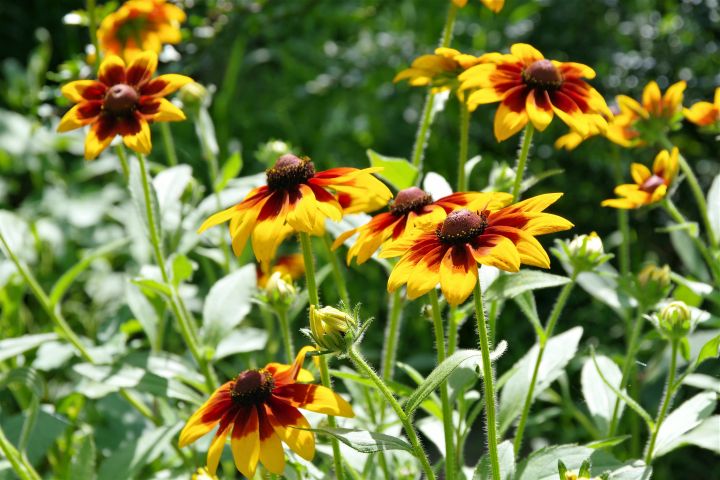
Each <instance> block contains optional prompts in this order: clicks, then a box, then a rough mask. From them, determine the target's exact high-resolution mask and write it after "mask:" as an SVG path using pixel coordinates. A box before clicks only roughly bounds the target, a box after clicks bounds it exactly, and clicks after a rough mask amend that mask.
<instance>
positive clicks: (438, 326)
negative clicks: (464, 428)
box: [428, 288, 457, 480]
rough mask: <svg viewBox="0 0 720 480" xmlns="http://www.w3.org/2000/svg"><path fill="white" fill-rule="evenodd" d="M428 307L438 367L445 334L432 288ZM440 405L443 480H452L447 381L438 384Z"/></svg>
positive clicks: (453, 467)
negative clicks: (443, 442)
mask: <svg viewBox="0 0 720 480" xmlns="http://www.w3.org/2000/svg"><path fill="white" fill-rule="evenodd" d="M428 296H429V297H430V305H431V307H432V317H433V326H434V329H435V348H436V349H437V363H438V365H440V364H441V363H442V362H444V361H445V358H446V354H445V334H444V328H443V321H442V312H441V311H440V302H439V301H438V295H437V291H436V290H435V289H434V288H433V289H432V290H430V291H429V292H428ZM440 403H441V404H442V416H443V431H444V433H445V478H446V479H447V480H453V479H454V478H455V473H456V471H455V470H456V465H457V461H456V460H455V436H454V427H453V417H452V410H453V409H452V406H451V405H450V395H449V394H448V384H447V380H445V381H443V382H442V383H441V384H440Z"/></svg>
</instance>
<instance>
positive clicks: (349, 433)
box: [309, 428, 412, 453]
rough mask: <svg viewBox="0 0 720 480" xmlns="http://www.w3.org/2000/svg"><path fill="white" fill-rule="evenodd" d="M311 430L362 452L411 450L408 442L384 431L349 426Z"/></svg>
mask: <svg viewBox="0 0 720 480" xmlns="http://www.w3.org/2000/svg"><path fill="white" fill-rule="evenodd" d="M309 430H310V431H312V432H315V433H319V434H321V435H329V436H331V437H334V438H336V439H338V440H340V441H341V442H342V443H344V444H345V445H347V446H348V447H351V448H354V449H355V450H357V451H358V452H362V453H374V452H380V451H382V450H405V451H407V452H412V447H411V446H410V444H409V443H408V442H406V441H405V440H403V439H402V438H399V437H393V436H390V435H385V434H384V433H377V432H368V431H367V430H355V429H350V428H313V429H309Z"/></svg>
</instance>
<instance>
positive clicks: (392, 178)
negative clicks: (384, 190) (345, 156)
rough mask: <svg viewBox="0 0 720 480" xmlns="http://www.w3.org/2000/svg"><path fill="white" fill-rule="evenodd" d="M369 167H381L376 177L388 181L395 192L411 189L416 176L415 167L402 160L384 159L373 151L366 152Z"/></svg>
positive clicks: (395, 158) (384, 157)
mask: <svg viewBox="0 0 720 480" xmlns="http://www.w3.org/2000/svg"><path fill="white" fill-rule="evenodd" d="M366 153H367V156H368V159H370V165H371V166H373V167H382V168H383V171H382V172H379V173H378V175H379V176H380V177H382V178H384V179H385V180H387V181H388V183H390V184H391V185H392V186H393V187H395V188H396V189H397V190H402V189H403V188H408V187H412V186H413V185H415V179H416V178H417V175H418V170H417V167H416V166H414V165H413V164H412V163H410V162H408V161H407V160H405V159H404V158H397V157H386V156H384V155H380V154H379V153H377V152H374V151H373V150H370V149H368V150H367V151H366Z"/></svg>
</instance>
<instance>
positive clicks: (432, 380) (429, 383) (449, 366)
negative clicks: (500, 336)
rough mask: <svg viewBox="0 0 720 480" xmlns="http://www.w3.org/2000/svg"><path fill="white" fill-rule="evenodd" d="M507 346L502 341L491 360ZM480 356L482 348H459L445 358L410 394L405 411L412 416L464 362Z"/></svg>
mask: <svg viewBox="0 0 720 480" xmlns="http://www.w3.org/2000/svg"><path fill="white" fill-rule="evenodd" d="M506 348H507V344H506V343H505V342H500V344H499V345H498V347H497V349H496V350H495V352H492V353H491V355H490V361H491V362H492V361H494V360H496V359H497V358H499V357H500V355H502V354H503V353H504V352H505V349H506ZM480 358H482V354H481V352H480V350H458V351H457V352H455V353H453V354H452V355H450V356H449V357H448V358H446V359H445V361H443V362H442V363H441V364H440V365H438V366H437V367H435V369H434V370H433V371H432V372H430V375H428V376H427V378H426V379H425V381H424V382H423V383H422V384H421V385H419V386H418V388H416V389H415V391H414V392H413V393H412V395H410V398H408V399H407V402H406V403H405V413H406V414H407V415H408V416H411V415H412V414H413V412H415V410H416V409H417V408H418V407H419V406H420V404H421V403H422V402H423V400H425V399H426V398H427V397H428V395H430V394H431V393H432V392H434V391H435V390H436V389H437V388H438V386H439V385H440V384H441V383H442V382H443V381H445V379H446V378H447V377H448V376H449V375H450V374H451V373H452V372H453V371H454V370H455V369H456V368H457V367H459V366H460V365H461V364H462V363H464V362H466V361H468V360H470V359H475V360H476V361H478V359H480ZM480 362H481V361H480ZM480 362H478V363H480ZM480 371H482V369H480Z"/></svg>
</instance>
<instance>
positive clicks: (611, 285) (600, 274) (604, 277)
mask: <svg viewBox="0 0 720 480" xmlns="http://www.w3.org/2000/svg"><path fill="white" fill-rule="evenodd" d="M577 282H578V285H580V286H581V287H582V288H583V290H585V291H586V292H587V293H589V294H590V295H592V296H593V297H594V298H596V299H597V300H599V301H601V302H602V303H604V304H605V305H607V306H608V307H610V308H612V309H613V310H615V311H616V312H617V313H620V314H622V312H623V311H624V310H625V309H626V308H628V307H634V306H635V305H636V303H637V302H636V301H635V300H634V299H632V298H630V297H628V296H627V295H626V294H625V293H624V292H623V290H622V289H621V288H620V286H619V285H618V273H617V271H616V270H615V269H614V268H612V267H611V266H610V265H608V264H607V263H606V264H603V265H600V266H599V267H597V268H596V269H595V271H594V272H583V273H581V274H580V275H578V278H577Z"/></svg>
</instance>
